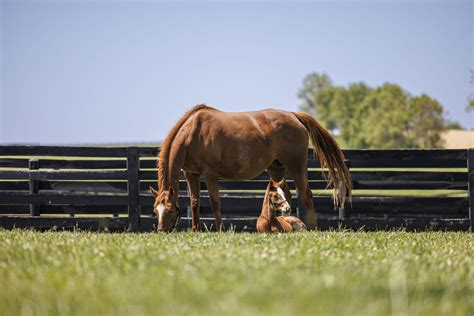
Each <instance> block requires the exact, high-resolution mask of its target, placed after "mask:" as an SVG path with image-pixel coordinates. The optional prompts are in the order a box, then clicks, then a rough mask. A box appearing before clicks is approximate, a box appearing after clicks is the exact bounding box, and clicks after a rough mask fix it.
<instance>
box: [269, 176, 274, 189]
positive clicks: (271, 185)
mask: <svg viewBox="0 0 474 316" xmlns="http://www.w3.org/2000/svg"><path fill="white" fill-rule="evenodd" d="M268 187H269V188H270V190H272V189H275V181H273V179H272V178H270V181H269V182H268Z"/></svg>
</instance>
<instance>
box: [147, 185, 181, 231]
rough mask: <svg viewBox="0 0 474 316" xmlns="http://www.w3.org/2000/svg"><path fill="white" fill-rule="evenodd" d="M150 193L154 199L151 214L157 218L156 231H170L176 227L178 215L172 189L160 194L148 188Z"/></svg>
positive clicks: (175, 197) (175, 196)
mask: <svg viewBox="0 0 474 316" xmlns="http://www.w3.org/2000/svg"><path fill="white" fill-rule="evenodd" d="M150 193H151V194H153V196H154V197H155V203H154V204H153V212H155V214H156V217H157V218H158V231H167V232H168V231H171V230H173V229H174V228H176V225H178V222H179V219H180V214H179V208H178V204H177V201H176V199H177V195H176V194H175V192H174V190H173V188H172V187H170V188H169V189H168V190H163V191H161V193H160V192H158V191H156V190H155V189H153V188H152V187H150Z"/></svg>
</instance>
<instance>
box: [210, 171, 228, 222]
mask: <svg viewBox="0 0 474 316" xmlns="http://www.w3.org/2000/svg"><path fill="white" fill-rule="evenodd" d="M206 185H207V190H208V192H209V199H210V200H211V207H212V210H213V211H214V215H215V216H216V227H217V231H222V230H223V229H224V225H223V224H222V216H221V200H220V198H219V179H218V178H217V177H208V176H206Z"/></svg>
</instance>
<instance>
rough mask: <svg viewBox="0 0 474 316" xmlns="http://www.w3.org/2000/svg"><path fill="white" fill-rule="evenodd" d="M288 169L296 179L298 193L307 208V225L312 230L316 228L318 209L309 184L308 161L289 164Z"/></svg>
mask: <svg viewBox="0 0 474 316" xmlns="http://www.w3.org/2000/svg"><path fill="white" fill-rule="evenodd" d="M302 166H303V168H302ZM288 171H289V172H290V174H291V176H292V177H293V180H294V181H295V186H296V189H297V190H298V195H299V197H300V199H301V201H302V202H303V205H304V207H305V208H306V216H307V218H306V219H307V223H308V225H307V226H308V228H309V229H310V230H313V229H316V228H317V220H316V211H315V210H314V204H313V193H312V192H311V189H310V188H309V185H308V174H307V172H308V171H307V170H306V163H304V164H295V165H294V166H288Z"/></svg>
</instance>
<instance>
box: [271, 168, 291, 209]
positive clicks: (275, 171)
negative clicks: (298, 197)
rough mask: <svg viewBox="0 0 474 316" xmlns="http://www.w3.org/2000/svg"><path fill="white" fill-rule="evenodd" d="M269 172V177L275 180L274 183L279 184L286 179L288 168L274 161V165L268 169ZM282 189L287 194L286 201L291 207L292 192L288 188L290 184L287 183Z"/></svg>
mask: <svg viewBox="0 0 474 316" xmlns="http://www.w3.org/2000/svg"><path fill="white" fill-rule="evenodd" d="M267 171H268V175H269V176H270V178H272V179H273V181H276V182H279V181H281V179H283V178H284V177H285V173H286V168H285V167H284V166H283V165H282V163H281V162H279V161H278V160H274V161H273V162H272V164H271V165H270V166H269V167H268V168H267ZM281 189H282V190H283V192H284V193H285V198H286V200H287V201H288V203H289V204H290V205H291V191H290V188H289V187H288V184H287V183H286V182H285V184H284V185H283V187H282V188H281Z"/></svg>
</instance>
